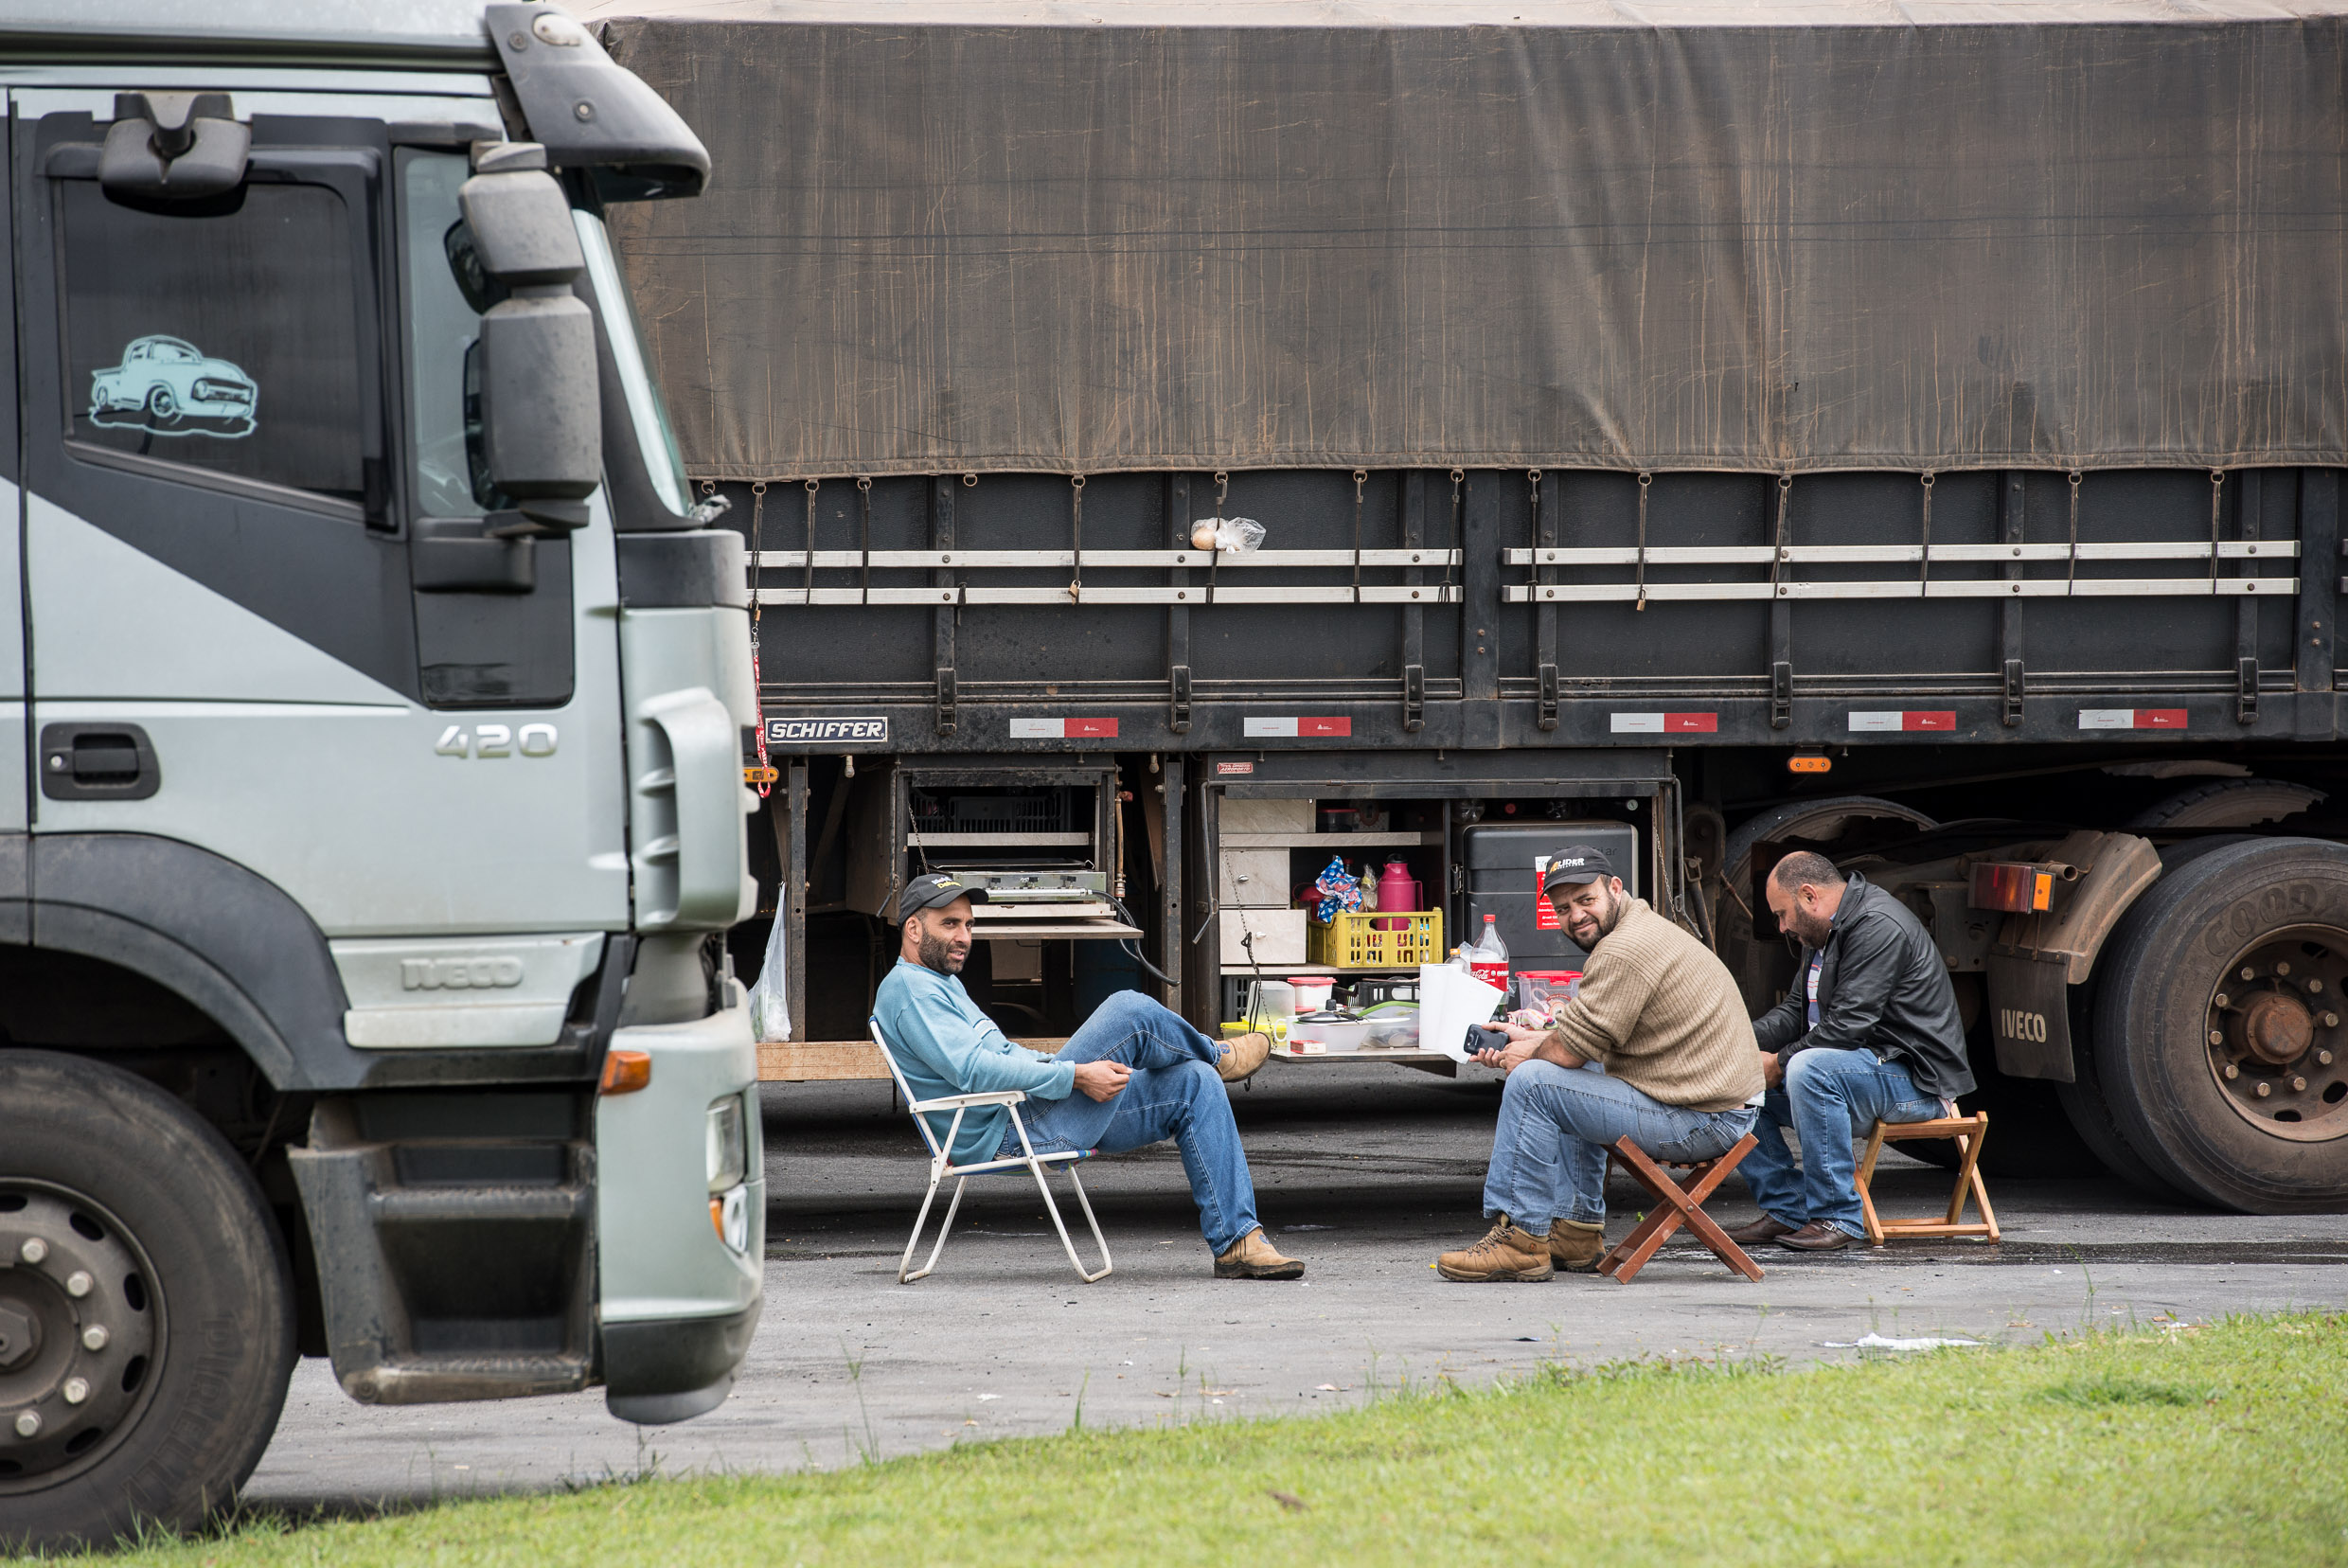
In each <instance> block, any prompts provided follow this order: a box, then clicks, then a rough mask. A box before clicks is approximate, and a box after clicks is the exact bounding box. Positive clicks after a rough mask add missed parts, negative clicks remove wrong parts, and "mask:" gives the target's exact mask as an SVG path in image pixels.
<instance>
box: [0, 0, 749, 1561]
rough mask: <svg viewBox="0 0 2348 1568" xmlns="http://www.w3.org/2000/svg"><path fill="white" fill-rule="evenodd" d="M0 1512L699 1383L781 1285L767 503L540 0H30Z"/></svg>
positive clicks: (8, 872) (126, 1520)
mask: <svg viewBox="0 0 2348 1568" xmlns="http://www.w3.org/2000/svg"><path fill="white" fill-rule="evenodd" d="M0 92H5V94H6V95H7V99H8V116H7V119H6V122H5V125H0V151H4V152H5V167H6V169H8V179H9V191H8V199H7V200H6V201H5V202H0V257H5V258H6V265H7V268H8V276H9V289H10V297H11V302H12V303H11V308H10V309H9V310H7V311H5V312H0V363H4V364H6V365H8V366H9V370H8V373H7V374H6V375H0V422H5V426H6V429H7V431H8V438H7V440H6V441H5V442H0V606H5V615H6V617H7V619H8V621H9V625H8V626H7V628H6V629H5V632H0V739H4V740H5V745H0V753H4V754H5V755H6V756H7V757H8V758H9V760H8V761H7V763H6V764H5V765H0V1550H5V1549H9V1548H21V1547H26V1546H61V1545H65V1544H69V1543H75V1542H93V1543H98V1544H104V1543H106V1542H109V1541H113V1540H115V1539H116V1538H118V1537H124V1536H132V1535H135V1534H138V1533H139V1532H142V1531H145V1530H149V1529H153V1528H166V1529H169V1528H180V1527H186V1526H190V1525H194V1524H198V1523H202V1522H203V1521H205V1519H206V1518H207V1517H209V1516H211V1515H213V1514H215V1513H217V1512H218V1511H219V1510H222V1508H224V1507H226V1506H228V1505H229V1504H230V1503H231V1502H232V1500H233V1499H234V1497H235V1495H236V1491H237V1488H239V1486H240V1485H241V1484H242V1483H243V1481H244V1480H245V1479H246V1477H247V1476H248V1475H249V1474H250V1472H251V1471H252V1470H253V1468H254V1466H255V1464H256V1462H257V1461H258V1458H259V1456H260V1454H261V1452H262V1450H263V1448H264V1447H265V1446H266V1444H267V1443H268V1441H269V1438H270V1434H271V1432H272V1429H273V1428H274V1426H275V1424H276V1418H277V1416H278V1412H279V1409H280V1407H281V1405H282V1403H283V1401H284V1399H285V1395H286V1390H287V1386H288V1381H289V1378H290V1376H291V1374H292V1371H293V1368H294V1363H295V1360H296V1358H297V1357H298V1356H318V1357H330V1358H331V1362H332V1366H333V1373H334V1376H335V1378H336V1380H337V1381H338V1382H339V1383H340V1385H341V1387H342V1388H343V1389H344V1390H345V1391H346V1392H347V1394H349V1395H350V1396H351V1397H352V1398H353V1399H359V1400H362V1401H365V1402H370V1403H383V1404H410V1403H423V1402H431V1401H436V1400H454V1399H502V1398H509V1397H516V1396H524V1395H543V1394H553V1393H559V1392H564V1391H570V1390H578V1389H584V1388H591V1387H596V1386H600V1387H601V1388H602V1389H603V1390H604V1391H605V1396H606V1399H607V1401H608V1404H609V1406H610V1408H611V1411H612V1413H613V1414H614V1416H617V1417H623V1418H626V1419H629V1420H632V1421H637V1422H662V1421H670V1420H677V1419H682V1418H685V1417H690V1416H694V1415H697V1414H700V1413H703V1412H705V1411H707V1410H709V1409H711V1408H713V1407H714V1406H716V1405H717V1404H718V1403H719V1402H720V1400H722V1399H724V1398H725V1396H726V1393H727V1390H728V1388H729V1387H730V1385H731V1382H732V1379H733V1376H734V1374H735V1371H736V1369H737V1368H738V1365H739V1363H740V1361H741V1358H742V1355H743V1353H744V1351H745V1349H746V1347H747V1342H748V1339H749V1336H750V1333H751V1330H752V1328H753V1327H754V1326H755V1325H756V1321H757V1317H758V1312H759V1305H760V1299H761V1297H760V1268H761V1263H760V1257H761V1239H760V1238H761V1235H762V1230H763V1223H764V1197H763V1194H764V1181H763V1176H762V1169H761V1157H760V1149H759V1123H758V1116H757V1099H756V1058H755V1053H754V1049H753V1042H752V1036H751V1030H750V1026H749V1024H748V1022H747V1013H746V1008H745V1007H744V1006H743V1001H742V994H741V989H740V988H739V986H738V985H737V984H736V983H735V982H734V981H733V980H732V979H731V978H730V976H729V975H728V973H727V972H726V970H725V967H724V964H723V962H722V957H721V954H720V953H719V952H718V951H717V949H716V947H715V945H714V944H715V939H716V938H717V936H718V934H720V933H722V932H723V931H725V930H726V929H727V928H728V927H729V926H731V925H732V924H734V923H735V921H736V920H737V919H738V918H739V917H740V916H741V915H742V914H744V913H746V912H747V911H748V910H749V909H750V907H751V903H752V900H753V898H754V895H755V888H754V887H752V886H751V885H750V884H749V883H748V882H747V881H746V880H745V874H744V840H745V834H746V831H747V820H748V819H747V815H746V813H747V811H750V810H751V809H753V808H755V806H756V797H755V796H754V795H752V794H751V793H750V792H749V791H748V789H747V788H746V787H745V779H744V775H743V772H742V759H741V749H742V745H743V741H744V737H745V736H746V735H747V734H748V726H750V725H751V724H752V723H753V722H755V714H756V699H755V696H754V692H753V688H752V684H751V662H750V645H749V629H748V617H747V614H746V609H745V605H746V597H745V594H744V579H743V568H742V558H741V545H740V542H739V538H738V535H736V534H734V533H731V532H727V531H724V530H720V529H712V528H710V527H708V526H706V524H707V521H708V517H709V514H710V511H711V509H712V508H707V507H704V506H703V505H701V504H700V503H699V502H698V501H697V500H696V498H695V497H693V496H692V495H691V494H689V493H688V490H687V489H686V486H685V481H684V479H683V477H682V475H681V473H680V472H679V470H678V467H677V462H676V457H675V448H674V444H673V441H672V439H671V437H670V436H669V434H668V430H667V424H666V416H665V414H664V412H663V410H662V407H661V403H660V400H659V397H658V395H657V392H656V389H655V387H654V384H653V383H652V381H651V380H650V379H649V373H648V367H647V361H646V358H645V355H644V351H643V348H642V346H641V342H640V339H639V337H638V333H637V329H636V327H635V325H634V323H633V321H632V319H631V314H630V306H629V301H628V298H627V294H626V291H625V290H624V289H623V287H622V286H621V284H620V280H619V279H620V274H619V271H618V266H617V262H616V260H615V258H614V254H613V251H612V248H611V242H610V239H609V236H608V232H607V228H606V224H607V223H608V221H609V218H610V216H611V214H613V213H614V212H616V211H618V210H621V209H622V207H623V206H624V205H626V204H629V203H633V202H639V201H649V200H652V199H654V198H675V199H683V198H689V197H691V196H692V195H694V194H695V193H696V192H697V191H698V190H699V189H700V188H701V187H702V185H703V180H704V179H705V177H706V174H707V171H708V167H709V162H708V155H707V152H706V151H705V149H704V148H703V145H702V144H701V142H700V141H699V140H698V139H697V138H696V137H695V136H694V135H693V134H692V133H691V132H690V131H689V130H688V129H687V128H686V127H685V125H684V124H683V123H682V122H681V121H680V120H679V119H678V118H677V116H675V114H674V113H673V112H672V111H671V110H670V109H669V108H668V107H667V105H666V104H665V103H663V102H662V101H661V99H660V98H657V97H656V96H654V95H653V94H652V93H650V92H649V90H648V89H647V88H646V87H645V85H644V84H643V83H642V82H641V81H639V80H636V79H635V78H634V77H632V76H631V75H629V74H628V73H627V72H625V71H623V70H621V69H620V68H619V67H617V66H615V65H614V64H613V63H612V62H611V61H610V59H609V58H608V57H607V56H606V55H605V54H604V52H603V51H602V49H601V48H600V46H599V45H597V44H596V41H595V40H594V39H593V38H592V37H591V36H590V35H589V34H588V33H587V31H586V30H585V29H584V28H583V27H580V26H579V25H578V23H577V22H576V21H574V20H572V19H571V18H570V17H568V16H566V15H564V14H563V13H561V12H560V11H558V10H555V9H549V8H542V7H538V6H529V5H517V4H488V5H483V4H480V3H478V0H424V3H420V4H415V5H404V6H400V7H382V6H368V5H358V4H309V5H298V6H296V5H279V4H274V3H269V0H256V3H253V4H243V5H223V6H219V7H214V8H209V9H206V8H194V7H155V6H140V5H132V4H115V3H111V0H97V3H87V4H75V5H63V4H46V3H40V0H34V3H28V4H18V5H12V6H10V7H9V8H8V9H7V11H6V14H5V15H0Z"/></svg>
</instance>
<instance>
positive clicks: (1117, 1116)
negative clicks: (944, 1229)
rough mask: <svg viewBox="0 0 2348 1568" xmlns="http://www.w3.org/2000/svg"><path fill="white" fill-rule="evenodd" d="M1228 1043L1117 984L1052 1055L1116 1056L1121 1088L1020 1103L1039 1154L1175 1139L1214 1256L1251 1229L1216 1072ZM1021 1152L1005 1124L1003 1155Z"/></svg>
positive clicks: (1250, 1199) (1240, 1156)
mask: <svg viewBox="0 0 2348 1568" xmlns="http://www.w3.org/2000/svg"><path fill="white" fill-rule="evenodd" d="M1227 1049H1229V1047H1227V1046H1223V1045H1218V1044H1217V1043H1216V1042H1213V1041H1211V1040H1209V1039H1207V1037H1206V1036H1204V1035H1202V1034H1201V1033H1200V1032H1199V1031H1198V1030H1196V1029H1194V1028H1192V1027H1191V1026H1190V1025H1187V1024H1185V1023H1183V1021H1182V1020H1181V1019H1180V1018H1178V1017H1176V1016H1175V1015H1174V1014H1173V1013H1170V1012H1168V1011H1167V1010H1166V1009H1165V1008H1164V1007H1160V1006H1159V1005H1158V1004H1157V1003H1155V1002H1152V1001H1151V1000H1149V998H1147V997H1146V996H1144V995H1142V994H1141V993H1140V992H1139V991H1119V992H1117V993H1116V994H1115V995H1113V996H1112V997H1110V999H1109V1000H1108V1001H1106V1002H1104V1003H1102V1004H1101V1005H1100V1007H1098V1008H1097V1009H1095V1010H1094V1014H1093V1016H1092V1017H1090V1018H1088V1019H1086V1020H1085V1021H1084V1023H1083V1024H1082V1025H1080V1026H1079V1027H1078V1028H1077V1030H1076V1033H1075V1034H1074V1035H1072V1036H1070V1037H1069V1041H1068V1043H1067V1044H1065V1045H1063V1046H1061V1047H1060V1049H1059V1054H1058V1056H1057V1057H1056V1058H1055V1059H1054V1060H1058V1061H1119V1062H1123V1063H1124V1064H1125V1065H1126V1066H1128V1067H1130V1068H1132V1069H1133V1076H1132V1077H1131V1078H1128V1079H1126V1083H1125V1087H1124V1088H1123V1089H1120V1090H1118V1091H1117V1092H1116V1093H1115V1094H1113V1095H1112V1096H1109V1098H1107V1099H1105V1100H1095V1099H1093V1098H1091V1097H1090V1096H1087V1095H1086V1094H1085V1093H1084V1092H1083V1091H1082V1090H1078V1089H1071V1090H1070V1091H1069V1092H1068V1097H1067V1098H1065V1099H1058V1100H1037V1099H1031V1100H1029V1101H1028V1102H1027V1103H1026V1104H1025V1105H1023V1106H1021V1107H1020V1108H1019V1111H1020V1115H1021V1116H1022V1117H1023V1119H1024V1120H1025V1121H1026V1123H1027V1136H1028V1139H1029V1140H1030V1141H1031V1142H1032V1143H1033V1144H1034V1145H1035V1149H1036V1152H1037V1153H1039V1154H1046V1153H1053V1152H1057V1151H1059V1150H1063V1149H1094V1150H1095V1151H1097V1152H1099V1153H1102V1154H1122V1153H1124V1152H1125V1151H1126V1150H1127V1149H1140V1148H1141V1147H1143V1146H1144V1145H1145V1144H1153V1143H1158V1142H1160V1141H1162V1140H1164V1139H1166V1138H1172V1139H1173V1140H1174V1143H1175V1146H1176V1147H1177V1148H1179V1149H1181V1150H1182V1153H1183V1174H1185V1175H1187V1176H1188V1177H1189V1178H1190V1196H1191V1198H1192V1199H1193V1200H1195V1201H1196V1202H1197V1203H1198V1205H1199V1229H1200V1231H1201V1233H1202V1234H1203V1235H1204V1236H1205V1237H1206V1244H1207V1245H1208V1246H1209V1247H1211V1248H1213V1249H1214V1250H1215V1252H1216V1253H1217V1254H1218V1256H1219V1255H1220V1254H1222V1253H1225V1252H1228V1251H1229V1250H1230V1249H1231V1246H1232V1244H1233V1243H1234V1242H1236V1241H1237V1240H1238V1239H1239V1238H1241V1237H1243V1236H1245V1235H1247V1234H1248V1232H1250V1231H1252V1230H1254V1229H1255V1227H1256V1223H1257V1221H1256V1219H1255V1184H1254V1182H1253V1181H1251V1180H1250V1179H1249V1178H1248V1167H1247V1156H1246V1154H1244V1153H1242V1152H1241V1151H1240V1149H1239V1128H1238V1124H1237V1123H1236V1122H1234V1121H1233V1120H1232V1119H1231V1096H1230V1093H1229V1092H1228V1091H1227V1090H1225V1089H1224V1088H1223V1080H1222V1078H1220V1077H1218V1075H1217V1073H1216V1071H1215V1062H1216V1060H1218V1058H1219V1057H1221V1055H1222V1054H1223V1052H1224V1051H1225V1050H1227ZM1019 1151H1020V1148H1019V1134H1018V1133H1017V1132H1015V1131H1010V1130H1009V1129H1007V1128H1006V1129H1005V1131H1004V1134H1003V1154H1004V1156H1005V1157H1007V1156H1010V1155H1014V1154H1017V1153H1018V1152H1019Z"/></svg>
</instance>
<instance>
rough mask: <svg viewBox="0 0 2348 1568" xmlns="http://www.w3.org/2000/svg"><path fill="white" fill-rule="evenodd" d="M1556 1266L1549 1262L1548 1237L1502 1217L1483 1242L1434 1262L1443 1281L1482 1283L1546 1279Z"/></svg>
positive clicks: (1436, 1270)
mask: <svg viewBox="0 0 2348 1568" xmlns="http://www.w3.org/2000/svg"><path fill="white" fill-rule="evenodd" d="M1435 1273H1437V1274H1441V1275H1442V1276H1443V1277H1444V1278H1446V1279H1458V1280H1465V1281H1468V1283H1471V1284H1485V1283H1487V1282H1489V1281H1493V1280H1502V1279H1525V1280H1532V1279H1547V1278H1548V1277H1549V1276H1550V1275H1551V1274H1555V1273H1556V1267H1555V1265H1553V1264H1552V1263H1551V1262H1550V1261H1549V1238H1547V1237H1545V1236H1535V1235H1534V1234H1533V1233H1532V1232H1531V1231H1529V1230H1526V1229H1525V1228H1524V1227H1522V1226H1521V1225H1519V1224H1517V1223H1516V1222H1515V1221H1512V1220H1510V1219H1509V1218H1508V1216H1506V1215H1504V1214H1503V1215H1502V1216H1501V1217H1500V1223H1499V1224H1497V1225H1494V1226H1493V1227H1492V1228H1491V1229H1490V1230H1488V1231H1486V1232H1485V1235H1484V1239H1483V1240H1481V1241H1479V1242H1477V1243H1476V1244H1475V1245H1474V1246H1472V1247H1464V1248H1462V1249H1461V1250H1459V1251H1458V1252H1447V1253H1445V1254H1444V1255H1443V1256H1440V1257H1438V1258H1436V1259H1435Z"/></svg>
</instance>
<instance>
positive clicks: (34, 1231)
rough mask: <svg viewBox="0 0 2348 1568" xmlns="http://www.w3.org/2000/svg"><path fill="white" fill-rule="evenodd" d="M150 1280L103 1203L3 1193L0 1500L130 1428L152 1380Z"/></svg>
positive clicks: (19, 1190)
mask: <svg viewBox="0 0 2348 1568" xmlns="http://www.w3.org/2000/svg"><path fill="white" fill-rule="evenodd" d="M152 1278H153V1276H152V1274H151V1272H150V1271H149V1269H148V1268H147V1265H146V1260H145V1258H144V1256H142V1254H141V1253H140V1251H139V1249H138V1247H137V1245H136V1243H135V1242H134V1241H133V1240H132V1239H131V1238H129V1237H128V1236H126V1235H124V1234H123V1233H122V1231H121V1230H120V1228H119V1227H118V1226H116V1224H115V1223H114V1222H113V1221H111V1220H110V1219H109V1218H107V1217H106V1216H105V1215H104V1214H103V1212H102V1211H101V1210H99V1209H98V1207H97V1206H96V1205H95V1204H90V1203H82V1202H80V1201H78V1200H76V1199H75V1198H74V1197H73V1196H71V1195H70V1194H66V1193H62V1192H57V1191H53V1190H50V1189H47V1188H40V1187H16V1186H10V1187H0V1496H5V1495H6V1494H7V1493H8V1492H9V1491H10V1490H12V1489H14V1488H16V1487H17V1486H18V1485H19V1484H20V1483H25V1482H28V1481H32V1480H34V1478H40V1482H41V1484H44V1485H45V1484H47V1483H48V1482H50V1481H53V1480H55V1479H56V1476H55V1473H54V1472H56V1471H58V1470H63V1469H66V1468H68V1467H75V1466H79V1465H80V1464H82V1463H85V1462H91V1461H95V1460H96V1458H97V1457H98V1455H99V1454H100V1453H102V1452H104V1451H105V1450H106V1449H107V1448H109V1447H110V1446H111V1444H110V1442H109V1439H110V1438H112V1437H115V1436H116V1435H118V1434H121V1433H123V1432H125V1431H127V1430H129V1428H130V1426H131V1424H132V1422H131V1417H133V1415H134V1414H135V1413H136V1411H137V1409H138V1407H139V1406H140V1404H141V1403H142V1402H143V1401H144V1399H145V1396H146V1393H147V1391H148V1389H149V1388H150V1387H151V1386H152V1384H153V1381H154V1377H153V1373H154V1364H153V1363H154V1357H155V1345H156V1343H157V1333H156V1330H157V1328H158V1327H159V1324H158V1319H159V1318H160V1316H161V1312H160V1303H159V1302H157V1301H156V1300H155V1299H154V1297H153V1295H152V1290H153V1285H152Z"/></svg>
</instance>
